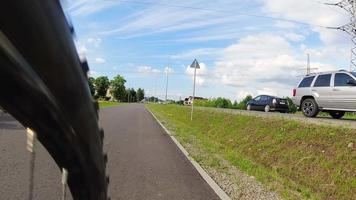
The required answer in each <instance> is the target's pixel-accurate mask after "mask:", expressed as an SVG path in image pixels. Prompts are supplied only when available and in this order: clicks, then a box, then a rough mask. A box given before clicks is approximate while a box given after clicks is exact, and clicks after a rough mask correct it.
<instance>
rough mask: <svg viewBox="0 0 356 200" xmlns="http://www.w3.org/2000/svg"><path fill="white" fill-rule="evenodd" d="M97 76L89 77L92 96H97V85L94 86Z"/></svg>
mask: <svg viewBox="0 0 356 200" xmlns="http://www.w3.org/2000/svg"><path fill="white" fill-rule="evenodd" d="M94 82H95V78H93V77H89V79H88V84H89V89H90V93H91V96H93V97H95V86H94Z"/></svg>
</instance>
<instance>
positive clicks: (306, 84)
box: [298, 76, 315, 88]
mask: <svg viewBox="0 0 356 200" xmlns="http://www.w3.org/2000/svg"><path fill="white" fill-rule="evenodd" d="M314 78H315V76H309V77H305V78H304V79H303V80H302V82H300V84H299V86H298V87H300V88H303V87H310V85H311V83H312V82H313V80H314Z"/></svg>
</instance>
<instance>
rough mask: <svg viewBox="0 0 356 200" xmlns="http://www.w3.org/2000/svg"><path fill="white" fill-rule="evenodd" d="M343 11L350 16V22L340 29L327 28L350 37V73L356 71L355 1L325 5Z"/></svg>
mask: <svg viewBox="0 0 356 200" xmlns="http://www.w3.org/2000/svg"><path fill="white" fill-rule="evenodd" d="M326 5H332V6H338V7H340V8H342V9H344V10H345V11H346V12H347V13H348V14H349V16H350V22H349V23H348V24H346V25H343V26H340V27H329V28H331V29H337V30H341V31H344V32H346V33H348V34H349V35H350V36H351V44H352V46H351V59H350V71H356V0H342V1H340V2H339V3H334V4H333V3H326Z"/></svg>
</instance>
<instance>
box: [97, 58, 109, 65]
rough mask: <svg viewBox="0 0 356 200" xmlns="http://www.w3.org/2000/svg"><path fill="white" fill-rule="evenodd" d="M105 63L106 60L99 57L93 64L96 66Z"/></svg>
mask: <svg viewBox="0 0 356 200" xmlns="http://www.w3.org/2000/svg"><path fill="white" fill-rule="evenodd" d="M105 62H106V60H105V59H104V58H100V57H98V58H95V63H97V64H103V63H105Z"/></svg>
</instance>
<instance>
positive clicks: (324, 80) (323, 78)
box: [314, 74, 331, 87]
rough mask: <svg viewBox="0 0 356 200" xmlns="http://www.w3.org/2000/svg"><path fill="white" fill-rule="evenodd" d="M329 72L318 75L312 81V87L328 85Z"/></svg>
mask: <svg viewBox="0 0 356 200" xmlns="http://www.w3.org/2000/svg"><path fill="white" fill-rule="evenodd" d="M330 80H331V74H324V75H319V76H318V78H317V79H316V81H315V83H314V87H329V86H330Z"/></svg>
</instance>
